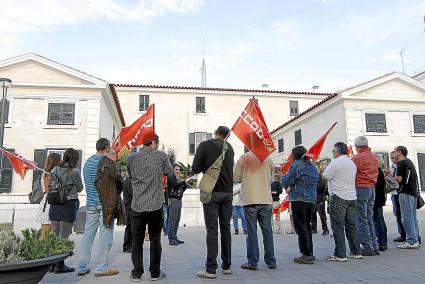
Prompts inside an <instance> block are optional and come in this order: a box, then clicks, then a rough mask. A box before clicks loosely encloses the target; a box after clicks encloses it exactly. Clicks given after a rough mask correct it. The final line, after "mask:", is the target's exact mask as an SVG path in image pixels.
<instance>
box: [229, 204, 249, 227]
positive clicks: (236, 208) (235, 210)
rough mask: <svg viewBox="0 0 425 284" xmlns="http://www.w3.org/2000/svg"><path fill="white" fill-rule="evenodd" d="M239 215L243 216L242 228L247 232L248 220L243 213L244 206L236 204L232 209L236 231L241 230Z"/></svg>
mask: <svg viewBox="0 0 425 284" xmlns="http://www.w3.org/2000/svg"><path fill="white" fill-rule="evenodd" d="M238 217H239V218H241V220H242V229H243V230H244V232H245V231H246V220H245V214H244V213H243V207H242V206H239V205H236V206H233V209H232V219H233V228H234V229H235V231H239V225H238Z"/></svg>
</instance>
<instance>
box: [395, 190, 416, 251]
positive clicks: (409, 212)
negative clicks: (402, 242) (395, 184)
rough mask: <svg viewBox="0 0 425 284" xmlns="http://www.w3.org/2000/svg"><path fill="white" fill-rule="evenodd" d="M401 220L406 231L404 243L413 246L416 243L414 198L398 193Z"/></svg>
mask: <svg viewBox="0 0 425 284" xmlns="http://www.w3.org/2000/svg"><path fill="white" fill-rule="evenodd" d="M398 196H399V202H400V211H401V220H402V221H403V226H404V229H405V230H406V242H407V243H409V244H415V243H416V242H417V241H418V233H419V226H418V219H417V218H416V202H417V201H416V197H414V196H411V195H408V194H405V193H400V194H399V195H398Z"/></svg>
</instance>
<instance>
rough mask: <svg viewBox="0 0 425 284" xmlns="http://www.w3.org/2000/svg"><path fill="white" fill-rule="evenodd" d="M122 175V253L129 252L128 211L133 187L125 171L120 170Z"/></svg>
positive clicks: (129, 225) (130, 241)
mask: <svg viewBox="0 0 425 284" xmlns="http://www.w3.org/2000/svg"><path fill="white" fill-rule="evenodd" d="M121 174H122V177H123V178H124V185H123V199H124V208H125V218H126V220H127V224H126V225H125V232H124V244H123V245H122V250H123V252H124V253H131V243H132V238H131V221H130V211H131V201H132V200H133V187H132V185H131V179H130V178H129V177H128V175H127V172H126V171H122V172H121Z"/></svg>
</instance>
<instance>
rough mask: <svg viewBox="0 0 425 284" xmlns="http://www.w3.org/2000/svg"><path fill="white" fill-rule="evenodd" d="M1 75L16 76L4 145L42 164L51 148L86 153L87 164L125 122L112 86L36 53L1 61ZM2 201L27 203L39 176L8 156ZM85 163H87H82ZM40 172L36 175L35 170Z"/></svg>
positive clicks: (54, 150)
mask: <svg viewBox="0 0 425 284" xmlns="http://www.w3.org/2000/svg"><path fill="white" fill-rule="evenodd" d="M0 77H5V78H9V79H11V80H12V87H11V88H10V89H9V92H8V95H7V109H6V111H7V119H6V129H5V138H4V145H5V148H8V149H11V150H14V151H15V152H17V153H19V154H20V155H22V156H24V157H26V158H27V159H31V160H35V161H36V162H37V163H38V165H39V166H40V167H43V166H44V161H45V159H46V157H47V155H48V154H49V153H50V152H60V153H63V152H64V150H65V149H66V148H69V147H72V148H75V149H77V150H79V151H80V153H81V157H82V159H81V162H82V164H84V161H85V160H86V159H87V158H88V157H89V156H90V155H92V154H93V153H95V152H96V147H95V146H96V141H97V140H98V139H99V138H100V137H106V138H109V139H113V138H114V136H115V133H116V132H118V131H119V130H120V129H121V127H122V126H123V125H124V117H123V115H122V111H121V108H120V104H119V102H118V99H117V98H116V97H114V96H113V94H112V92H111V90H110V88H109V85H108V84H107V83H106V82H105V81H103V80H100V79H98V78H95V77H93V76H90V75H88V74H86V73H83V72H81V71H78V70H75V69H73V68H71V67H68V66H65V65H62V64H60V63H57V62H54V61H52V60H49V59H47V58H44V57H41V56H39V55H36V54H26V55H23V56H18V57H14V58H10V59H7V60H3V61H0ZM3 165H6V166H5V167H4V169H3V177H4V178H3V179H2V183H1V185H0V192H1V193H2V194H1V195H0V203H26V202H28V193H29V192H31V188H32V182H33V179H35V178H37V177H38V176H40V174H41V173H40V171H34V172H33V171H28V173H27V176H26V177H25V179H24V180H21V178H20V176H19V175H17V174H15V173H14V172H13V170H12V169H11V167H10V163H9V161H8V159H7V158H6V157H4V159H3ZM79 166H80V167H81V165H79ZM33 173H34V174H33Z"/></svg>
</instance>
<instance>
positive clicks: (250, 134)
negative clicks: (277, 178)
mask: <svg viewBox="0 0 425 284" xmlns="http://www.w3.org/2000/svg"><path fill="white" fill-rule="evenodd" d="M232 131H233V133H235V134H236V136H238V137H239V139H240V140H241V141H242V143H244V144H245V146H246V147H247V148H248V149H249V150H250V151H251V152H252V153H254V155H255V156H256V157H257V158H258V160H260V162H261V163H262V162H263V161H264V160H265V159H266V158H267V157H268V156H269V155H270V154H271V153H273V151H274V150H276V148H275V147H274V144H273V140H272V138H271V135H270V133H269V130H268V128H267V125H266V121H265V120H264V117H263V114H262V113H261V110H260V108H259V107H258V105H257V103H256V102H255V99H254V98H251V99H250V100H249V103H248V105H247V106H246V108H245V110H244V111H243V112H242V114H241V115H240V116H239V118H238V120H236V123H235V125H233V127H232Z"/></svg>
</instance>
